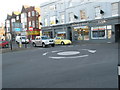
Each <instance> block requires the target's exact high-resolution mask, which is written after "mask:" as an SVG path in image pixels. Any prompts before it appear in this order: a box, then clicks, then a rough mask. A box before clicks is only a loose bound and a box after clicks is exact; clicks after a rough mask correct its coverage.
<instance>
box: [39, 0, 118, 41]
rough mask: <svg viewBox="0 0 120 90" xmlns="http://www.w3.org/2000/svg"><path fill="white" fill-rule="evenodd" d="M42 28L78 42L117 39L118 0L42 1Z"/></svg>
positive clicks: (44, 32)
mask: <svg viewBox="0 0 120 90" xmlns="http://www.w3.org/2000/svg"><path fill="white" fill-rule="evenodd" d="M40 8H41V16H42V20H41V21H42V24H43V25H42V32H43V34H44V35H48V36H50V37H51V38H54V37H56V36H61V37H64V38H66V39H70V40H72V41H78V42H79V41H80V42H117V41H118V39H119V38H120V34H119V32H120V22H119V21H120V9H119V8H120V0H114V1H108V2H107V1H105V0H102V2H101V1H100V0H79V1H78V0H67V1H66V0H53V1H50V2H46V3H43V4H41V6H40Z"/></svg>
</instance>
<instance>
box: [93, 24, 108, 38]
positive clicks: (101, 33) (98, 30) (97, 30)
mask: <svg viewBox="0 0 120 90" xmlns="http://www.w3.org/2000/svg"><path fill="white" fill-rule="evenodd" d="M91 38H92V39H106V26H99V27H92V28H91Z"/></svg>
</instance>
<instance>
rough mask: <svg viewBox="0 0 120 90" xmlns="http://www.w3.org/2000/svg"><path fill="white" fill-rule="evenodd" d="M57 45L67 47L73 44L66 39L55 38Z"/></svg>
mask: <svg viewBox="0 0 120 90" xmlns="http://www.w3.org/2000/svg"><path fill="white" fill-rule="evenodd" d="M54 40H55V44H61V45H67V44H72V42H71V41H70V40H69V39H64V38H63V37H55V39H54Z"/></svg>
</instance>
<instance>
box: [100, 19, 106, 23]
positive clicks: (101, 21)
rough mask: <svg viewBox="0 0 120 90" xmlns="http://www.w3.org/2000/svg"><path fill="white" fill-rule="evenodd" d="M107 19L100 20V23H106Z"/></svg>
mask: <svg viewBox="0 0 120 90" xmlns="http://www.w3.org/2000/svg"><path fill="white" fill-rule="evenodd" d="M106 22H107V21H106V20H99V21H98V23H106Z"/></svg>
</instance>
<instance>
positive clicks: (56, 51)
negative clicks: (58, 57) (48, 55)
mask: <svg viewBox="0 0 120 90" xmlns="http://www.w3.org/2000/svg"><path fill="white" fill-rule="evenodd" d="M60 51H63V50H57V51H51V52H52V53H56V52H60Z"/></svg>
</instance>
